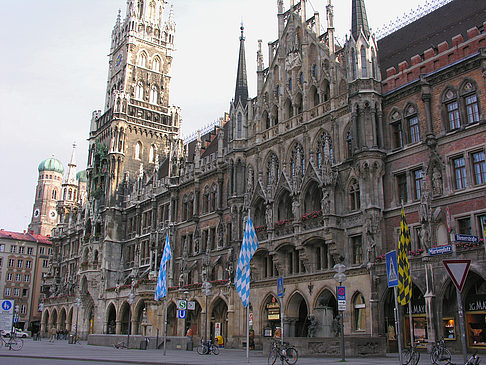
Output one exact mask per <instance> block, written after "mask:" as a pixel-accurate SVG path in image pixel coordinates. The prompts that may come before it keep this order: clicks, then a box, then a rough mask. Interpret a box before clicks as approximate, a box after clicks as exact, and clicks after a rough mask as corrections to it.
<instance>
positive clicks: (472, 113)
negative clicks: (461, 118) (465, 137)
mask: <svg viewBox="0 0 486 365" xmlns="http://www.w3.org/2000/svg"><path fill="white" fill-rule="evenodd" d="M465 103H466V116H467V122H468V123H474V122H478V121H479V107H478V97H477V96H476V94H474V95H471V96H467V97H466V98H465Z"/></svg>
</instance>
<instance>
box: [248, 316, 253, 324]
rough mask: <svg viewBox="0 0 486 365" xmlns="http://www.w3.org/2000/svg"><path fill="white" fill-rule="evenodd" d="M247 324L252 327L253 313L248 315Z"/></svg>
mask: <svg viewBox="0 0 486 365" xmlns="http://www.w3.org/2000/svg"><path fill="white" fill-rule="evenodd" d="M248 324H249V325H250V326H253V313H250V318H249V320H248Z"/></svg>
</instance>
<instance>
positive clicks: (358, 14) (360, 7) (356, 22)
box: [351, 0, 370, 39]
mask: <svg viewBox="0 0 486 365" xmlns="http://www.w3.org/2000/svg"><path fill="white" fill-rule="evenodd" d="M352 12H353V14H352V21H351V33H352V34H353V37H354V39H358V37H359V33H360V31H361V30H363V34H364V35H365V37H367V38H368V37H369V36H370V28H369V26H368V17H367V16H366V8H365V2H364V0H353V5H352Z"/></svg>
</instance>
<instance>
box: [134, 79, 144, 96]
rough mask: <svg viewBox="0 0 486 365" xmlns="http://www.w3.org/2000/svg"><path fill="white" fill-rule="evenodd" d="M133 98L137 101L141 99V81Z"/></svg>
mask: <svg viewBox="0 0 486 365" xmlns="http://www.w3.org/2000/svg"><path fill="white" fill-rule="evenodd" d="M135 98H136V99H139V100H142V99H143V84H142V82H141V81H140V82H139V83H138V84H137V88H136V90H135Z"/></svg>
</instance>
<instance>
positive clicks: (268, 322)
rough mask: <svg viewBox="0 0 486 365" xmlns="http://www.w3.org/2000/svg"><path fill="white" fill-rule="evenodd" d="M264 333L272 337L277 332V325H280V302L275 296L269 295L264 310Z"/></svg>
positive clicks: (265, 335)
mask: <svg viewBox="0 0 486 365" xmlns="http://www.w3.org/2000/svg"><path fill="white" fill-rule="evenodd" d="M262 322H263V324H264V325H263V326H262V329H263V333H262V335H263V336H264V337H272V336H273V335H274V334H275V330H276V329H277V327H280V303H279V301H278V300H277V298H275V297H274V296H272V295H271V296H269V297H268V299H267V301H266V304H265V311H264V318H263V321H262Z"/></svg>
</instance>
